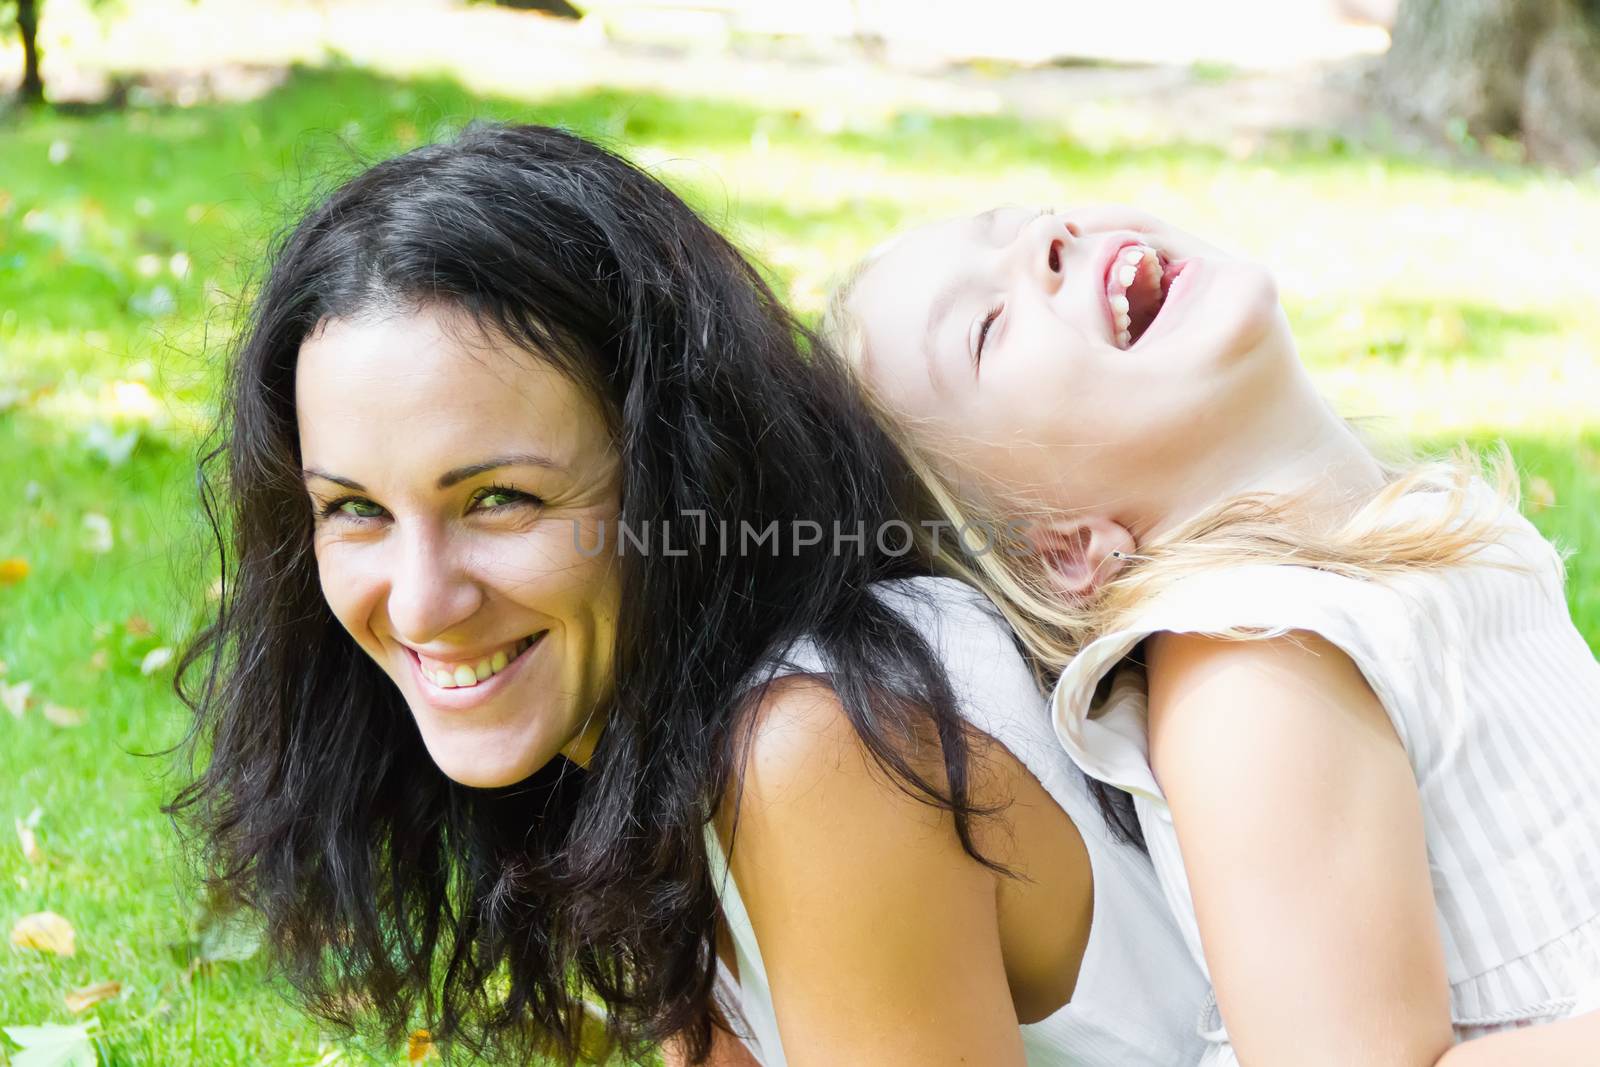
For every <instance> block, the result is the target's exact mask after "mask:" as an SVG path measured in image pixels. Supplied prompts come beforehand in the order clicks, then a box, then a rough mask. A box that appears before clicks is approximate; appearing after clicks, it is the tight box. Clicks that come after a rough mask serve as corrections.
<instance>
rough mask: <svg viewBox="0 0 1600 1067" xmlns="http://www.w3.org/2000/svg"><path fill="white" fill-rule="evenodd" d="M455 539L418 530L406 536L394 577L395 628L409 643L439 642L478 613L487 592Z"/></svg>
mask: <svg viewBox="0 0 1600 1067" xmlns="http://www.w3.org/2000/svg"><path fill="white" fill-rule="evenodd" d="M458 556H459V553H458V552H457V551H456V550H455V547H454V546H452V545H451V543H450V541H449V539H448V538H447V537H444V536H442V535H440V534H439V533H437V532H429V531H424V530H418V529H413V530H412V531H411V532H410V533H408V534H402V538H401V545H400V550H399V552H398V554H397V556H396V558H394V561H393V566H394V570H393V571H392V572H391V574H390V577H389V602H388V613H389V624H390V626H392V627H393V628H394V632H395V636H396V637H397V638H399V639H400V640H401V641H404V642H405V643H406V644H409V645H427V644H432V643H434V642H435V641H436V640H437V639H438V638H439V637H440V635H448V634H450V633H451V632H452V631H453V630H455V629H457V628H458V627H460V626H462V625H463V624H464V623H466V621H467V620H468V619H470V618H472V616H473V615H474V614H475V613H476V612H477V610H478V608H479V606H480V605H481V604H482V602H483V593H482V589H481V588H480V587H479V585H478V583H477V582H476V581H474V580H473V578H472V576H471V574H470V572H469V570H468V568H467V567H465V566H464V565H463V564H462V562H461V560H460V559H459V558H458Z"/></svg>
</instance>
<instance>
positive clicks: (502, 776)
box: [423, 733, 559, 789]
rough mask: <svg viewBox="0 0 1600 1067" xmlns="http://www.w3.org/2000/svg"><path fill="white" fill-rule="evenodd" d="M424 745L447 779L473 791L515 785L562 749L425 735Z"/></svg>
mask: <svg viewBox="0 0 1600 1067" xmlns="http://www.w3.org/2000/svg"><path fill="white" fill-rule="evenodd" d="M423 744H425V745H426V746H427V749H428V755H429V756H431V757H432V758H433V762H434V765H435V766H437V767H438V768H439V771H440V772H441V773H442V774H443V775H444V776H445V777H446V778H449V779H450V780H451V781H453V782H455V783H457V784H458V785H464V786H467V787H468V788H471V789H497V788H499V787H501V786H507V785H515V784H516V783H517V782H520V781H522V780H523V779H525V778H527V777H529V776H530V775H532V774H533V773H534V772H535V771H537V770H538V769H539V768H540V767H543V766H544V765H545V764H546V763H549V762H550V760H552V759H553V758H555V755H556V750H557V748H558V747H559V746H557V745H554V744H550V745H544V744H528V743H526V742H524V743H523V744H517V743H515V742H511V741H508V740H506V739H500V738H495V737H477V738H456V737H450V738H443V737H429V736H428V735H427V734H426V733H424V734H423Z"/></svg>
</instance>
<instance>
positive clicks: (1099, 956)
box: [706, 577, 1208, 1067]
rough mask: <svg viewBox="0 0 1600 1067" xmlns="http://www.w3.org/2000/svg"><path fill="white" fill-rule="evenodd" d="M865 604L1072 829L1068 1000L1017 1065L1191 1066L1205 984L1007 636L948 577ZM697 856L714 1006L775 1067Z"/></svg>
mask: <svg viewBox="0 0 1600 1067" xmlns="http://www.w3.org/2000/svg"><path fill="white" fill-rule="evenodd" d="M872 592H873V593H874V595H876V596H877V597H878V598H879V599H880V600H882V601H883V602H884V603H886V604H888V605H889V606H891V607H893V608H895V609H896V610H897V611H898V612H900V613H901V614H902V615H903V616H904V617H905V618H907V620H908V621H910V622H911V623H912V624H913V625H914V626H916V627H917V629H918V631H919V632H920V633H921V634H922V636H923V638H924V639H925V640H926V641H927V642H928V643H929V646H930V647H931V648H932V649H933V650H934V652H935V654H936V655H937V656H938V657H939V659H940V661H941V662H942V663H943V664H944V667H945V670H946V672H947V673H948V676H949V678H950V682H951V686H952V689H953V691H954V693H955V695H956V698H957V700H958V703H959V706H960V711H961V713H962V714H963V715H964V716H966V717H967V719H968V720H970V721H971V722H972V723H973V724H974V725H975V726H976V727H977V728H978V729H980V730H982V731H983V732H984V733H986V734H988V735H989V736H990V737H992V738H994V739H995V740H996V741H998V742H1000V743H1001V744H1003V745H1005V747H1006V748H1007V749H1008V750H1009V751H1010V752H1011V753H1012V755H1014V756H1015V757H1016V758H1017V759H1018V760H1019V761H1021V763H1022V764H1023V765H1024V766H1025V767H1027V768H1028V770H1029V771H1030V772H1031V773H1032V774H1033V775H1034V777H1035V778H1037V779H1038V780H1039V782H1040V784H1041V785H1043V786H1044V788H1045V790H1046V791H1048V792H1049V794H1050V796H1051V797H1053V798H1054V799H1055V801H1056V802H1057V803H1058V804H1060V805H1061V807H1062V808H1063V809H1064V810H1065V811H1066V812H1067V814H1068V815H1069V816H1070V817H1071V818H1072V821H1073V822H1074V823H1075V824H1076V825H1077V827H1078V831H1079V833H1080V834H1082V836H1083V841H1084V845H1085V846H1086V847H1087V849H1088V852H1089V860H1090V864H1091V866H1092V871H1093V886H1094V903H1093V912H1092V916H1091V922H1090V930H1089V940H1088V944H1087V947H1086V950H1085V953H1084V957H1083V962H1082V965H1081V967H1080V970H1079V973H1078V979H1077V983H1076V988H1075V991H1074V993H1073V996H1072V1000H1071V1002H1070V1003H1068V1004H1066V1005H1063V1006H1062V1007H1061V1008H1060V1009H1059V1010H1057V1011H1056V1012H1055V1013H1054V1014H1052V1015H1050V1016H1048V1017H1046V1018H1044V1019H1041V1020H1040V1021H1038V1022H1036V1023H1029V1024H1023V1025H1022V1026H1021V1032H1022V1039H1023V1045H1024V1047H1025V1048H1026V1050H1027V1056H1028V1063H1029V1064H1030V1065H1031V1067H1068V1065H1071V1067H1102V1065H1103V1067H1158V1065H1159V1067H1174V1065H1180V1064H1183V1065H1188V1064H1194V1063H1196V1062H1197V1061H1198V1060H1199V1058H1200V1056H1201V1054H1202V1053H1203V1051H1204V1049H1205V1042H1204V1040H1202V1039H1201V1037H1200V1035H1199V1032H1198V1029H1197V1026H1198V1023H1199V1021H1200V1019H1201V1018H1202V1016H1203V1014H1204V1011H1205V1009H1206V994H1207V990H1208V986H1207V983H1206V981H1205V979H1204V978H1203V977H1202V976H1201V974H1200V972H1199V970H1198V968H1197V967H1196V966H1195V965H1194V963H1193V962H1192V961H1191V960H1190V958H1189V954H1188V952H1187V950H1186V949H1185V946H1184V942H1183V938H1182V935H1181V934H1180V933H1179V932H1178V929H1177V927H1176V925H1175V924H1174V923H1173V921H1172V918H1171V916H1170V914H1169V913H1168V911H1167V907H1166V904H1165V902H1164V900H1163V898H1162V893H1161V889H1160V887H1159V886H1158V884H1157V882H1156V878H1155V872H1154V870H1153V869H1152V867H1151V865H1150V861H1149V859H1148V857H1146V856H1145V855H1144V854H1143V853H1141V852H1140V851H1138V850H1137V849H1136V848H1134V847H1133V846H1131V845H1127V844H1124V843H1122V842H1120V841H1118V840H1116V839H1115V838H1113V837H1112V835H1111V831H1110V830H1109V829H1108V828H1107V826H1106V824H1105V821H1104V819H1103V818H1102V816H1101V814H1100V811H1099V809H1098V808H1097V807H1096V805H1095V803H1094V799H1093V797H1092V796H1091V795H1090V793H1089V792H1088V783H1087V781H1086V780H1085V779H1084V777H1083V775H1082V774H1080V773H1079V771H1078V770H1077V768H1075V767H1074V766H1073V765H1072V762H1071V761H1070V760H1069V759H1067V757H1066V754H1065V753H1063V752H1062V751H1061V747H1060V745H1058V744H1057V743H1056V740H1055V737H1054V735H1053V733H1052V731H1051V726H1050V718H1049V715H1048V713H1047V711H1046V708H1045V701H1044V697H1043V695H1042V694H1041V693H1040V692H1039V690H1038V687H1037V685H1036V684H1035V682H1034V679H1033V675H1032V674H1031V672H1030V671H1029V669H1028V665H1027V663H1026V662H1025V661H1024V659H1023V657H1022V655H1021V654H1020V653H1019V652H1018V650H1017V647H1016V645H1015V644H1014V643H1013V640H1012V636H1011V629H1010V627H1009V626H1008V625H1007V624H1006V623H1005V621H1004V619H1003V617H1002V616H1001V615H1000V614H999V612H998V611H996V610H995V609H994V608H993V606H992V605H990V604H989V602H988V601H987V600H986V599H985V598H984V596H983V594H981V593H980V592H978V591H977V590H976V589H974V588H972V587H971V586H969V585H967V584H965V583H963V582H960V581H957V580H955V579H952V578H932V577H923V578H908V579H897V580H894V581H885V582H879V583H877V584H876V585H874V586H873V587H872ZM779 662H780V666H779V668H778V674H780V675H781V674H788V673H795V672H805V673H818V674H826V673H827V668H826V666H825V665H824V663H823V661H822V659H821V657H820V656H819V654H818V653H817V651H816V649H815V647H814V645H813V644H812V643H811V641H809V640H804V641H801V642H799V643H797V644H796V645H794V646H792V647H791V648H790V650H789V651H788V652H787V654H785V655H784V656H782V657H781V659H780V660H779ZM734 847H735V848H737V847H738V846H737V843H735V845H734ZM706 849H707V852H708V854H709V857H710V861H711V871H712V876H713V878H714V879H715V880H716V883H717V885H718V886H719V887H720V892H721V901H722V915H723V920H724V921H725V923H726V924H727V928H728V932H729V934H730V935H731V937H732V941H733V946H734V951H735V957H736V961H737V964H738V972H739V973H738V978H737V979H736V980H735V979H734V978H733V977H732V976H731V975H730V973H729V971H728V969H727V968H726V967H724V966H723V965H722V964H721V961H720V960H719V962H718V971H719V975H718V978H719V981H718V990H717V995H718V1000H719V1002H720V1003H721V1004H722V1006H723V1007H724V1009H725V1014H726V1015H727V1017H728V1018H729V1020H730V1022H731V1023H732V1025H733V1026H734V1027H735V1029H736V1030H740V1031H741V1036H742V1037H743V1038H744V1040H745V1044H746V1045H747V1046H748V1047H749V1049H750V1051H751V1052H752V1053H753V1054H754V1055H755V1057H756V1058H757V1059H758V1060H759V1061H760V1062H761V1063H762V1064H763V1067H783V1065H784V1064H785V1062H786V1061H785V1058H784V1052H783V1043H782V1041H781V1039H780V1038H779V1034H778V1019H777V1015H776V1013H775V1012H774V1010H773V1005H772V997H771V995H770V992H769V989H768V985H767V975H766V969H765V967H764V966H763V965H762V962H761V948H760V946H759V945H758V944H757V942H756V936H755V931H754V930H753V929H752V928H751V925H750V918H749V916H748V914H747V913H746V912H745V909H744V904H743V902H742V901H741V900H740V897H739V887H738V886H737V885H736V884H735V883H734V881H733V879H732V878H731V877H729V876H728V868H727V861H726V858H725V857H724V855H723V853H722V849H721V846H720V842H719V841H718V838H717V834H716V833H715V831H714V830H713V829H712V827H711V826H710V825H709V824H708V825H707V827H706ZM741 1021H742V1026H741Z"/></svg>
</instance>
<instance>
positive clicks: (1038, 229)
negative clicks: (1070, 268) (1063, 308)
mask: <svg viewBox="0 0 1600 1067" xmlns="http://www.w3.org/2000/svg"><path fill="white" fill-rule="evenodd" d="M1079 236H1080V234H1079V231H1078V229H1077V228H1076V227H1075V226H1074V225H1073V224H1072V223H1069V222H1067V221H1066V220H1064V219H1062V218H1061V217H1060V216H1059V215H1057V214H1056V213H1055V212H1053V211H1047V212H1045V213H1044V214H1042V215H1040V216H1039V217H1038V218H1036V219H1033V220H1031V221H1029V222H1028V223H1027V224H1026V225H1024V226H1023V227H1022V230H1021V232H1020V233H1018V234H1017V241H1016V247H1015V249H1014V254H1015V255H1016V257H1017V261H1018V266H1019V267H1020V268H1021V269H1022V271H1023V273H1024V275H1025V276H1026V277H1027V278H1029V279H1030V280H1032V281H1034V282H1035V283H1037V284H1038V285H1039V286H1040V287H1042V288H1043V289H1044V290H1045V291H1046V292H1047V293H1054V292H1055V291H1056V290H1057V289H1059V288H1061V283H1062V280H1063V278H1064V277H1065V272H1064V265H1065V263H1066V260H1067V255H1068V252H1069V251H1070V250H1071V247H1072V245H1073V244H1074V243H1075V242H1076V241H1077V239H1078V237H1079Z"/></svg>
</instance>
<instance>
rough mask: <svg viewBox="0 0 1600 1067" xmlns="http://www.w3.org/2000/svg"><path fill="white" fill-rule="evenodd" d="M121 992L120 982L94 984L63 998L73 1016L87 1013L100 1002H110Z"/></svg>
mask: <svg viewBox="0 0 1600 1067" xmlns="http://www.w3.org/2000/svg"><path fill="white" fill-rule="evenodd" d="M121 992H122V983H121V982H96V983H95V984H94V985H86V986H84V987H83V988H82V989H74V990H73V991H72V992H70V993H68V994H66V996H65V997H64V998H63V999H64V1000H66V1002H67V1008H68V1010H69V1011H71V1012H72V1013H73V1014H74V1015H76V1014H79V1013H80V1012H85V1011H88V1010H89V1009H90V1008H92V1007H94V1006H95V1005H96V1004H98V1003H100V1002H101V1001H102V1000H110V999H111V998H112V997H114V996H116V995H117V994H118V993H121Z"/></svg>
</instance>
